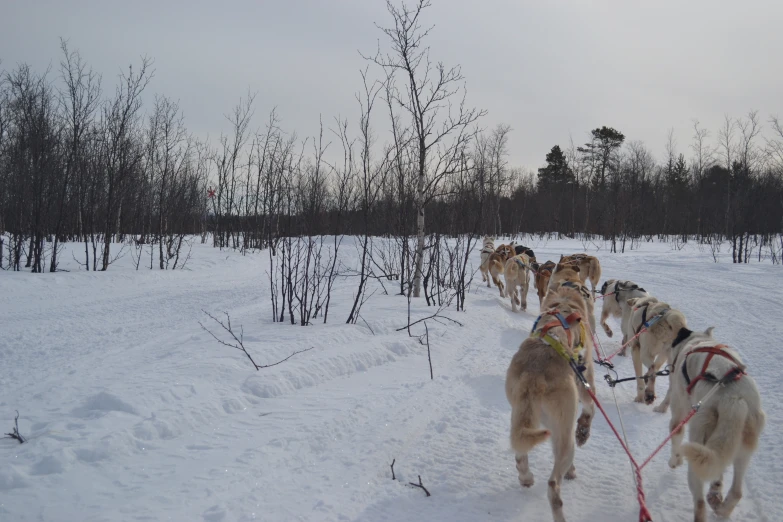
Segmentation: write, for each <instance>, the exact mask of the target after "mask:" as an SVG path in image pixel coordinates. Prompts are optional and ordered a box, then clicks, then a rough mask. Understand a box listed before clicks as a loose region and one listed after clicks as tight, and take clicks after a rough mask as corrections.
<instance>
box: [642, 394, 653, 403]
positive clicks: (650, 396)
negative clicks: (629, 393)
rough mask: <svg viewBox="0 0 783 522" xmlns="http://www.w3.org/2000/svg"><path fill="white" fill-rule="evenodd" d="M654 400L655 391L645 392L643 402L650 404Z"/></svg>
mask: <svg viewBox="0 0 783 522" xmlns="http://www.w3.org/2000/svg"><path fill="white" fill-rule="evenodd" d="M654 402H655V393H650V392H645V394H644V403H645V404H647V405H650V404H652V403H654Z"/></svg>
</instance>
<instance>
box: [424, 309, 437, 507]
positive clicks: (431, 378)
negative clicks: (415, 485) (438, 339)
mask: <svg viewBox="0 0 783 522" xmlns="http://www.w3.org/2000/svg"><path fill="white" fill-rule="evenodd" d="M424 331H425V332H426V335H427V359H429V361H430V380H433V379H435V377H433V376H432V353H431V352H430V329H429V328H427V321H424ZM427 496H429V494H427Z"/></svg>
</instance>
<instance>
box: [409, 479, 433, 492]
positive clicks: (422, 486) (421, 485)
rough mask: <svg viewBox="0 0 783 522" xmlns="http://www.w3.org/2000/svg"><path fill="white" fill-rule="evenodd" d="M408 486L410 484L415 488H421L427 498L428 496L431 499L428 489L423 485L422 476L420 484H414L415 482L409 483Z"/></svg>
mask: <svg viewBox="0 0 783 522" xmlns="http://www.w3.org/2000/svg"><path fill="white" fill-rule="evenodd" d="M408 484H410V485H411V486H413V487H414V488H421V489H423V490H424V492H425V493H426V494H427V496H428V497H429V496H431V495H430V492H429V491H427V488H425V487H424V484H422V483H421V475H419V483H418V484H414V483H413V482H408Z"/></svg>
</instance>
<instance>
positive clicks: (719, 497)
mask: <svg viewBox="0 0 783 522" xmlns="http://www.w3.org/2000/svg"><path fill="white" fill-rule="evenodd" d="M707 504H709V505H710V507H711V508H712V510H713V511H715V512H716V513H717V512H718V510H720V507H721V506H722V505H723V494H722V493H721V492H720V491H710V492H709V493H708V494H707Z"/></svg>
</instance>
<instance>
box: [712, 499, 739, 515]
mask: <svg viewBox="0 0 783 522" xmlns="http://www.w3.org/2000/svg"><path fill="white" fill-rule="evenodd" d="M707 501H708V502H709V499H708V500H707ZM710 507H712V510H713V511H715V514H716V515H718V516H719V517H721V518H729V516H730V515H731V512H732V511H734V506H730V507H728V506H727V505H726V504H725V503H723V502H721V503H720V504H719V505H718V506H717V507H713V506H712V504H710Z"/></svg>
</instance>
